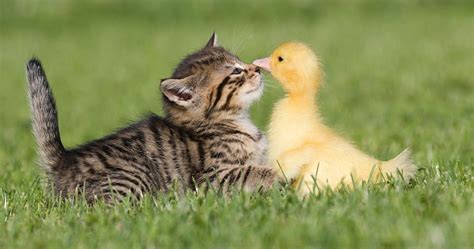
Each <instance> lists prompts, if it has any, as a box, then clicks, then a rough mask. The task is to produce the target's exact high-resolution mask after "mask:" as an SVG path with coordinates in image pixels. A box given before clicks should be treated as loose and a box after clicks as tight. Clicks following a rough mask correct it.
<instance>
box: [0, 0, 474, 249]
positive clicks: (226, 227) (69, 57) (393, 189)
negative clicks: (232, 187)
mask: <svg viewBox="0 0 474 249" xmlns="http://www.w3.org/2000/svg"><path fill="white" fill-rule="evenodd" d="M119 3H120V4H119ZM473 23H474V5H473V4H472V3H470V2H469V1H456V2H451V3H450V4H449V5H448V4H444V3H443V1H402V0H398V1H387V2H382V1H375V0H367V1H363V0H357V1H331V2H323V1H317V2H316V3H314V4H313V3H311V1H303V0H299V1H297V0H295V1H291V3H289V4H288V3H285V1H269V0H268V1H258V2H254V1H250V0H247V1H244V2H241V1H232V2H225V3H223V2H221V1H209V0H208V1H179V2H178V1H176V3H175V1H145V0H143V1H97V0H96V1H93V0H86V1H72V0H69V1H66V0H64V1H60V0H49V1H41V2H40V1H26V0H17V1H13V0H2V1H1V6H0V59H1V60H0V195H1V197H0V201H1V203H0V204H1V206H0V220H1V221H0V248H69V247H75V248H93V247H101V248H157V247H160V248H191V247H192V248H402V247H405V248H469V247H473V246H474V237H473V236H472V235H473V234H474V184H473V179H474V153H473V152H474V143H473V142H472V139H473V138H474V76H473V72H474V71H473V69H474V60H473V58H474V46H473V44H474V43H473V41H474V24H473ZM213 30H216V31H217V32H218V35H219V38H220V43H221V44H223V45H224V46H225V47H227V48H229V49H231V50H233V51H234V52H236V53H237V54H238V55H239V56H240V57H241V58H242V59H243V60H244V61H246V62H250V61H252V60H253V59H255V58H259V57H262V56H265V55H267V54H269V53H270V52H271V51H272V49H273V48H275V47H276V46H277V45H278V44H280V43H282V42H284V41H287V40H300V41H304V42H306V43H308V44H310V45H311V46H312V47H313V48H314V49H315V50H316V51H317V53H318V54H319V55H320V57H321V60H322V61H323V64H324V69H325V73H326V77H325V78H326V84H325V87H324V89H323V90H322V91H321V95H320V98H319V101H320V103H321V109H322V112H323V114H324V116H325V119H326V122H327V123H328V124H329V125H330V126H331V127H334V128H335V129H336V130H337V131H340V132H341V133H343V134H345V135H346V136H347V137H350V138H351V139H353V140H354V142H356V143H357V144H358V145H359V147H360V148H362V149H363V150H364V151H367V152H369V153H370V154H372V155H374V156H376V157H378V158H381V159H388V158H390V157H393V156H394V155H396V154H397V153H398V152H400V151H401V150H402V149H403V148H405V147H407V146H411V148H412V149H413V151H414V159H415V160H416V162H417V164H418V165H419V166H420V168H421V170H420V171H419V174H418V176H417V178H416V179H415V181H414V182H413V184H411V185H408V186H405V185H403V184H401V183H399V182H394V183H391V184H386V185H378V186H363V187H359V188H357V189H355V190H354V191H352V192H348V191H340V192H335V193H324V194H321V195H319V196H313V197H312V198H310V199H309V200H306V201H299V200H298V199H297V198H296V197H295V195H294V194H293V193H291V191H286V190H285V191H282V192H280V191H274V192H271V193H270V194H268V195H263V196H248V195H244V194H238V195H236V196H235V197H234V198H223V197H220V196H217V195H215V194H210V195H208V196H200V195H192V194H189V195H186V196H185V197H176V196H174V194H173V193H171V195H169V196H156V197H153V198H147V199H146V200H144V201H143V202H141V203H139V204H138V205H135V206H134V205H131V204H129V203H124V204H121V205H119V206H117V207H114V208H105V207H102V206H97V207H88V206H86V205H85V204H84V203H83V202H76V203H70V202H61V201H57V200H55V199H54V198H52V197H51V196H50V195H49V194H48V191H47V190H45V189H43V185H42V181H43V176H42V173H41V171H40V169H39V167H37V165H36V164H35V160H36V155H35V143H34V140H33V137H32V135H31V132H30V116H29V109H28V104H27V98H26V92H25V75H24V65H25V62H26V61H27V59H28V58H29V57H30V56H32V55H36V56H38V57H39V58H40V59H41V60H42V61H43V64H44V66H45V68H46V71H47V74H48V76H49V79H50V81H51V85H52V87H53V90H54V93H55V96H56V98H57V104H58V106H59V116H60V127H61V135H62V138H63V142H64V143H65V144H66V145H67V146H71V147H72V146H75V145H78V144H80V143H83V142H85V141H87V140H89V139H93V138H98V137H100V136H104V135H106V134H108V133H109V132H111V131H112V130H114V129H115V128H118V127H121V126H123V125H124V124H126V123H128V122H130V121H132V120H136V119H138V118H140V116H141V115H142V114H143V113H145V112H147V111H154V112H157V113H161V102H160V99H159V98H160V96H159V90H158V89H159V88H158V84H159V83H158V82H159V79H161V78H165V77H167V76H169V75H170V74H171V71H172V69H173V67H174V66H175V65H176V63H177V62H178V61H179V60H180V59H181V58H182V57H183V56H184V55H185V54H187V53H189V52H191V51H193V50H195V49H197V48H199V47H200V46H202V45H203V44H204V42H206V41H207V38H208V37H209V35H210V33H211V32H212V31H213ZM281 96H282V91H281V90H279V88H278V85H277V84H276V83H275V82H274V81H273V80H271V79H270V77H268V78H267V88H266V92H265V95H264V97H263V99H262V100H261V101H260V102H258V103H256V104H255V106H254V108H253V109H252V117H253V120H254V121H255V123H256V124H258V125H259V126H260V127H261V128H262V129H265V127H266V124H267V123H268V119H269V116H270V113H271V107H272V105H273V103H274V102H275V101H276V100H277V99H278V98H279V97H281Z"/></svg>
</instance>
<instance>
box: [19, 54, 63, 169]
mask: <svg viewBox="0 0 474 249" xmlns="http://www.w3.org/2000/svg"><path fill="white" fill-rule="evenodd" d="M26 73H27V78H28V96H29V100H30V107H31V114H32V122H33V125H32V126H33V133H34V135H35V138H36V142H37V143H38V150H39V154H40V158H41V160H42V166H43V167H44V168H45V170H46V171H47V172H48V173H51V171H54V168H55V167H56V166H57V165H58V164H59V162H60V161H61V159H62V158H63V156H64V153H65V149H64V146H63V144H62V143H61V138H60V136H59V127H58V114H57V111H56V104H55V101H54V97H53V93H52V92H51V89H50V88H49V84H48V80H47V79H46V75H45V73H44V71H43V68H42V67H41V63H40V61H39V60H37V59H35V58H33V59H31V60H30V61H28V64H27V65H26Z"/></svg>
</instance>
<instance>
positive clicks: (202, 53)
mask: <svg viewBox="0 0 474 249" xmlns="http://www.w3.org/2000/svg"><path fill="white" fill-rule="evenodd" d="M235 61H239V59H238V58H237V57H236V56H234V55H232V54H231V53H229V52H228V51H227V50H225V49H224V48H222V47H213V48H207V49H201V50H199V51H197V52H195V53H193V54H190V55H188V56H187V57H186V58H185V59H184V60H183V61H182V62H181V63H180V64H179V65H178V66H177V67H176V69H175V70H174V73H173V76H172V77H173V78H184V77H187V76H190V75H192V74H195V73H196V72H193V71H192V69H198V70H203V67H207V66H216V65H222V64H224V63H228V64H234V63H235Z"/></svg>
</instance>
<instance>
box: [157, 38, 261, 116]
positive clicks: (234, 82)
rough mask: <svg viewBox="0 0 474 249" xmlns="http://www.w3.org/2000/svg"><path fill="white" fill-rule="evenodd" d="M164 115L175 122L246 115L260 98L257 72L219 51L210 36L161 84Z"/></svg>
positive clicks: (225, 51) (250, 66)
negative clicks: (200, 47) (249, 108)
mask: <svg viewBox="0 0 474 249" xmlns="http://www.w3.org/2000/svg"><path fill="white" fill-rule="evenodd" d="M161 92H162V93H163V99H164V106H165V112H166V115H167V117H169V118H170V119H171V120H176V121H178V122H179V121H180V120H181V121H183V122H184V121H189V120H206V119H213V118H215V117H219V116H220V117H222V116H226V115H240V114H245V113H247V112H248V107H249V106H250V104H251V103H252V102H253V101H254V100H256V99H258V98H260V96H261V95H262V92H263V81H262V78H261V75H260V71H259V69H258V68H257V67H256V66H255V65H251V64H250V65H249V64H246V63H243V62H242V61H240V59H239V58H238V57H237V56H235V55H233V54H231V53H230V52H228V51H227V50H225V49H224V48H222V47H221V46H219V45H218V43H217V37H216V34H215V33H214V34H212V36H211V38H210V40H209V41H208V42H207V44H206V46H204V47H203V48H202V49H200V50H198V51H196V52H195V53H193V54H191V55H188V56H187V57H186V58H185V59H184V60H182V61H181V63H180V64H179V65H178V66H177V67H176V69H175V70H174V73H173V75H172V77H171V78H168V79H164V80H162V81H161Z"/></svg>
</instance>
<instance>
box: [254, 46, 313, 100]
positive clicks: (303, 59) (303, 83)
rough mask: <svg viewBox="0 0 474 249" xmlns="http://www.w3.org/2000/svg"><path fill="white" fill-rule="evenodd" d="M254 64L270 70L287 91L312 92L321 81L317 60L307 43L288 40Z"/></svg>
mask: <svg viewBox="0 0 474 249" xmlns="http://www.w3.org/2000/svg"><path fill="white" fill-rule="evenodd" d="M254 64H255V65H257V66H259V67H261V68H263V69H266V70H268V71H270V72H271V73H272V75H273V77H275V78H276V79H277V80H278V81H279V82H280V83H281V84H282V86H283V88H284V89H285V91H287V92H288V93H294V94H298V93H313V92H315V91H316V90H317V89H318V87H319V85H320V81H321V70H320V65H319V60H318V58H317V56H316V55H315V54H314V52H313V51H312V50H311V48H309V47H308V46H307V45H305V44H303V43H300V42H288V43H284V44H282V45H281V46H279V47H278V48H277V49H276V50H275V51H273V53H272V54H271V55H270V57H268V58H264V59H260V60H256V61H254Z"/></svg>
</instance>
